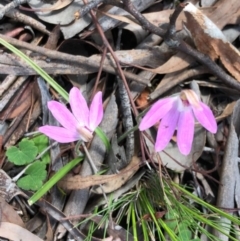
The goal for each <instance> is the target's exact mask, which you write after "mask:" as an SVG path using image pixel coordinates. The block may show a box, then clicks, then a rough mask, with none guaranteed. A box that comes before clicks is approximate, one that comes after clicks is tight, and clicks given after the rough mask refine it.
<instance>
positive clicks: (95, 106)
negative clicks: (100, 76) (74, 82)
mask: <svg viewBox="0 0 240 241" xmlns="http://www.w3.org/2000/svg"><path fill="white" fill-rule="evenodd" d="M69 103H70V106H71V110H72V113H71V112H70V111H69V110H68V109H67V107H66V106H65V105H63V104H61V103H59V102H57V101H49V102H48V108H49V110H50V111H51V113H52V115H53V116H54V117H55V118H56V119H57V120H58V122H59V123H60V124H61V125H62V126H63V127H58V126H49V125H46V126H42V127H40V128H39V131H40V132H41V133H43V134H45V135H46V136H48V137H50V138H52V139H53V140H55V141H58V142H60V143H68V142H72V141H77V140H83V141H85V142H88V141H90V140H91V139H92V136H93V135H92V134H93V131H94V130H95V129H96V127H97V126H98V125H99V124H100V122H101V121H102V118H103V104H102V92H98V93H97V94H96V95H95V96H94V98H93V100H92V103H91V106H90V108H88V106H87V102H86V100H85V99H84V97H83V95H82V93H81V91H80V90H79V89H78V88H76V87H73V88H72V89H71V90H70V93H69Z"/></svg>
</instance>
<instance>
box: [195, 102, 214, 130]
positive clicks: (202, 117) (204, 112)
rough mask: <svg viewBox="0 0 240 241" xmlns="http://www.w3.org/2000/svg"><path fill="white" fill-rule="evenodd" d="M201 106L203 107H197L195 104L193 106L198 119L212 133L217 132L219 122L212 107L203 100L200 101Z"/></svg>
mask: <svg viewBox="0 0 240 241" xmlns="http://www.w3.org/2000/svg"><path fill="white" fill-rule="evenodd" d="M200 106H201V108H195V107H194V106H192V109H193V112H194V115H195V117H196V119H197V120H198V122H199V123H200V124H201V125H202V126H203V127H205V128H206V129H207V130H208V131H210V132H212V133H216V132H217V122H216V120H215V117H214V115H213V113H212V111H211V109H210V108H209V107H208V106H207V105H205V104H204V103H202V102H200Z"/></svg>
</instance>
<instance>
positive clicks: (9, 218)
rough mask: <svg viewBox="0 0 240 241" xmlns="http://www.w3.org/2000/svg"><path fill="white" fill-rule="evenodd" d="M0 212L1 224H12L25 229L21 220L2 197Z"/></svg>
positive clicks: (0, 198) (0, 199)
mask: <svg viewBox="0 0 240 241" xmlns="http://www.w3.org/2000/svg"><path fill="white" fill-rule="evenodd" d="M0 210H1V222H9V223H14V224H16V225H18V226H20V227H23V228H24V227H25V225H24V223H23V221H22V219H21V218H20V216H19V215H18V214H17V212H16V210H14V208H13V206H11V205H9V204H8V203H7V202H6V201H5V199H4V198H3V197H1V196H0Z"/></svg>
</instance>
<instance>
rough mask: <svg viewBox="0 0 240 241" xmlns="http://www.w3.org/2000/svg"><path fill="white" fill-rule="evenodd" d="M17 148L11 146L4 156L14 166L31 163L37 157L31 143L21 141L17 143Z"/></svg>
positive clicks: (35, 148)
mask: <svg viewBox="0 0 240 241" xmlns="http://www.w3.org/2000/svg"><path fill="white" fill-rule="evenodd" d="M18 146H19V148H17V147H15V146H12V147H9V148H8V149H7V152H6V155H7V157H8V159H9V161H10V162H13V163H14V164H15V165H19V166H20V165H26V164H29V163H31V162H32V161H33V160H34V159H35V157H36V156H37V153H38V149H37V147H36V146H35V145H34V142H33V141H30V140H26V139H24V140H22V141H21V142H20V143H19V145H18Z"/></svg>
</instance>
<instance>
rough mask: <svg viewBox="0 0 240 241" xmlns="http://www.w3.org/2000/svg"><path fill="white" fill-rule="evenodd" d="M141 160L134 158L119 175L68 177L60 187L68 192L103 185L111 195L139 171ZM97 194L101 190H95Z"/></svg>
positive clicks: (60, 183)
mask: <svg viewBox="0 0 240 241" xmlns="http://www.w3.org/2000/svg"><path fill="white" fill-rule="evenodd" d="M139 165H140V159H139V158H138V157H136V156H134V157H133V158H132V161H131V162H130V163H129V165H128V166H127V167H126V168H124V169H122V170H121V171H120V172H119V173H118V174H112V175H92V176H86V177H83V176H74V177H69V176H66V177H65V178H63V179H62V180H61V181H59V183H58V186H59V187H60V188H63V189H67V190H74V189H84V188H88V187H91V186H95V185H100V184H103V185H102V188H103V190H104V192H105V193H110V192H112V191H114V190H116V189H118V188H120V187H121V186H122V185H123V184H124V183H126V182H127V181H128V180H129V179H130V178H131V177H132V176H133V175H134V174H135V173H136V171H137V170H138V169H139ZM94 192H96V193H102V189H101V188H96V189H95V190H94Z"/></svg>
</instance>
